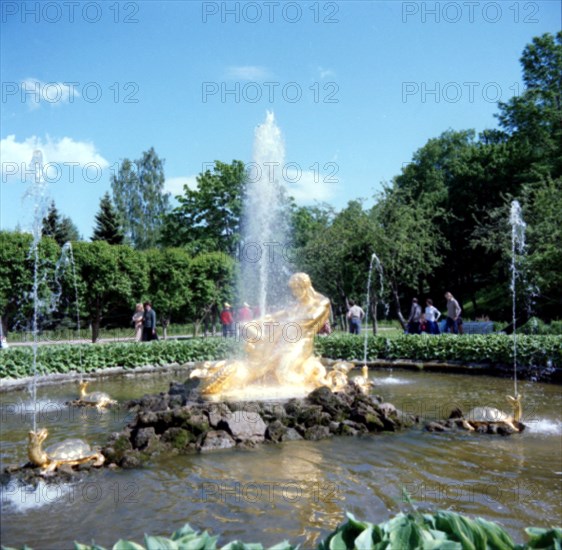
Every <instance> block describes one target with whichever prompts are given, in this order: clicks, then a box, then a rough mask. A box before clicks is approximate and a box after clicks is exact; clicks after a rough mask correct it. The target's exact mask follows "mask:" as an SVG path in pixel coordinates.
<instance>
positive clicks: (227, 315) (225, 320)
mask: <svg viewBox="0 0 562 550" xmlns="http://www.w3.org/2000/svg"><path fill="white" fill-rule="evenodd" d="M220 320H221V324H222V335H223V337H224V338H226V337H227V336H231V335H232V334H233V332H232V329H233V325H234V317H233V315H232V311H231V307H230V304H229V303H228V302H225V303H224V309H223V310H222V311H221V314H220Z"/></svg>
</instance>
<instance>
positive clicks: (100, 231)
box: [92, 193, 124, 244]
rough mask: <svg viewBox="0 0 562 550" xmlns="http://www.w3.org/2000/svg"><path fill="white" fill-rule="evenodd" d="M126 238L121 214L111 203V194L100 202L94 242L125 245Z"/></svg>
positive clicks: (107, 194) (106, 194) (93, 236)
mask: <svg viewBox="0 0 562 550" xmlns="http://www.w3.org/2000/svg"><path fill="white" fill-rule="evenodd" d="M123 240H124V236H123V230H122V228H121V223H120V220H119V214H118V213H117V210H116V209H115V208H114V206H113V203H112V202H111V197H110V196H109V193H105V195H104V196H103V197H102V198H101V200H100V209H99V212H98V213H97V214H96V225H95V227H94V234H93V235H92V241H106V242H108V243H109V244H123Z"/></svg>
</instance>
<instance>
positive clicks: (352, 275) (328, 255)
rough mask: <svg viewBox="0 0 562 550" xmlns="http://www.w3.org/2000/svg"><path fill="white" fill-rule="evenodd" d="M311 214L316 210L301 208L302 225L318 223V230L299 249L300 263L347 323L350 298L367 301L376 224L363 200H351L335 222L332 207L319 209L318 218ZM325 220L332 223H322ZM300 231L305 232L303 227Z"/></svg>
mask: <svg viewBox="0 0 562 550" xmlns="http://www.w3.org/2000/svg"><path fill="white" fill-rule="evenodd" d="M309 215H310V216H312V213H310V212H309V213H307V214H305V213H304V212H302V211H301V213H300V214H299V218H300V220H299V223H300V225H301V226H302V225H303V224H304V225H305V227H306V226H308V227H312V226H314V225H316V223H318V225H317V230H316V231H315V232H314V233H313V236H312V237H311V238H310V239H308V242H307V243H306V245H305V246H303V247H301V248H299V249H297V254H296V260H297V266H298V268H299V269H302V270H303V271H306V272H307V273H308V274H309V275H310V277H311V279H312V282H313V284H314V287H315V288H316V289H317V290H318V291H320V292H322V293H323V294H325V295H326V296H329V297H330V299H331V300H332V302H333V304H334V314H335V315H337V316H339V317H340V319H341V324H342V326H344V325H345V313H346V311H347V304H348V300H349V299H350V298H355V299H356V301H357V302H359V303H363V297H364V296H365V295H366V287H367V278H368V270H369V263H370V258H371V255H372V253H373V252H374V251H375V248H374V247H375V243H374V238H373V237H374V233H373V229H374V227H373V224H372V222H371V220H370V219H369V216H368V213H367V212H366V211H365V210H364V209H363V205H362V202H361V201H359V200H355V201H350V202H349V203H348V205H347V207H346V208H344V209H343V210H342V211H341V212H339V213H337V214H334V215H333V219H332V220H331V223H330V222H328V220H329V218H331V217H332V213H331V212H329V211H327V212H325V214H320V213H319V212H316V215H317V216H318V217H317V220H318V222H313V221H311V217H310V216H309ZM312 219H314V218H312ZM305 222H306V223H305ZM325 223H327V224H329V225H327V226H324V227H322V226H323V225H324V224H325ZM300 233H301V235H304V234H305V233H303V232H302V227H301V232H300ZM367 307H369V306H367Z"/></svg>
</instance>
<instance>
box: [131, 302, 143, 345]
mask: <svg viewBox="0 0 562 550" xmlns="http://www.w3.org/2000/svg"><path fill="white" fill-rule="evenodd" d="M143 321H144V308H143V305H142V304H137V305H136V307H135V313H134V314H133V323H134V325H135V340H136V341H137V342H140V341H141V340H142V332H143V331H142V329H143V325H144V323H143Z"/></svg>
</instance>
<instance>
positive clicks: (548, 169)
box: [497, 31, 562, 181]
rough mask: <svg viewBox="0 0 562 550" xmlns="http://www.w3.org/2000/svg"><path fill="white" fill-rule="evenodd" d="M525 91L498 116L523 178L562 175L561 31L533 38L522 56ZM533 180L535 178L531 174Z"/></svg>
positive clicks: (505, 104) (504, 104)
mask: <svg viewBox="0 0 562 550" xmlns="http://www.w3.org/2000/svg"><path fill="white" fill-rule="evenodd" d="M520 61H521V65H522V67H523V82H524V83H525V86H526V88H525V90H524V91H523V93H521V94H520V95H518V96H515V97H513V98H511V99H510V100H509V101H508V102H506V103H500V104H499V110H500V112H499V114H498V115H497V118H498V119H499V121H500V125H501V126H502V128H503V129H504V130H505V131H506V132H507V133H508V134H509V136H510V139H511V140H512V141H513V142H514V144H515V145H516V146H517V155H518V156H519V157H520V158H521V159H522V160H523V161H524V165H523V166H524V167H525V170H524V171H523V172H522V176H523V178H522V179H523V181H528V180H529V176H531V175H532V174H533V173H536V174H538V175H541V176H546V175H550V176H552V177H553V178H556V177H558V176H560V175H562V82H561V81H562V77H561V75H562V31H559V32H558V33H557V34H556V35H553V34H550V33H545V34H543V35H542V36H538V37H535V38H533V40H532V42H531V44H528V45H527V46H526V47H525V49H524V50H523V54H522V55H521V59H520ZM533 179H536V177H534V178H533Z"/></svg>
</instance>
